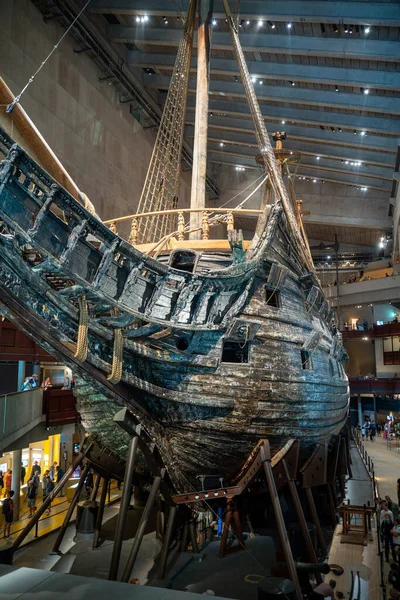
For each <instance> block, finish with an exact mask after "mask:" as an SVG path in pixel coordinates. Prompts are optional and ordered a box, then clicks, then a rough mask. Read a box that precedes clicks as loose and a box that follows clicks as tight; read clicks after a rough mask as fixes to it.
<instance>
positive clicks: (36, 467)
mask: <svg viewBox="0 0 400 600" xmlns="http://www.w3.org/2000/svg"><path fill="white" fill-rule="evenodd" d="M35 471H38V472H39V475H40V473H41V472H42V469H41V467H40V465H39V463H38V461H37V460H35V462H34V463H33V465H32V471H31V476H30V477H29V479H33V477H34V475H35Z"/></svg>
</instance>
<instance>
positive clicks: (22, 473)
mask: <svg viewBox="0 0 400 600" xmlns="http://www.w3.org/2000/svg"><path fill="white" fill-rule="evenodd" d="M25 477H26V469H25V467H24V463H21V485H24V482H25Z"/></svg>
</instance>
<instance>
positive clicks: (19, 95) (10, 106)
mask: <svg viewBox="0 0 400 600" xmlns="http://www.w3.org/2000/svg"><path fill="white" fill-rule="evenodd" d="M89 2H90V0H88V1H87V2H86V4H85V6H84V7H83V8H82V9H81V10H80V12H79V13H78V14H77V15H76V17H75V19H74V20H73V21H72V23H71V25H70V26H69V27H68V29H66V31H64V33H63V35H62V36H61V38H60V40H59V41H58V42H57V44H56V45H55V46H54V47H53V49H52V51H51V52H50V54H49V55H48V56H47V57H46V58H45V59H44V61H43V62H42V63H41V65H40V67H39V68H38V69H36V71H35V73H34V74H33V75H32V77H30V79H29V81H28V83H27V84H26V85H25V87H24V88H22V90H21V91H20V93H19V94H18V96H15V98H14V100H13V101H12V102H11V104H9V105H8V106H7V108H6V113H11V112H12V111H13V110H14V107H15V105H16V104H18V103H19V101H20V100H21V96H22V94H23V93H24V92H25V91H26V90H27V89H28V87H29V86H30V84H31V83H32V82H33V80H34V79H35V77H36V75H37V74H38V73H39V72H40V71H41V70H42V69H43V67H44V65H45V64H46V63H47V61H48V60H49V58H50V57H51V56H52V54H53V53H54V52H55V51H56V50H57V48H58V46H59V45H60V44H61V42H62V41H63V39H64V38H65V36H66V35H67V34H68V32H69V31H70V30H71V29H72V27H73V26H74V25H75V23H76V22H77V20H78V19H79V17H80V16H81V14H82V13H83V11H84V10H85V8H86V7H87V6H88V4H89Z"/></svg>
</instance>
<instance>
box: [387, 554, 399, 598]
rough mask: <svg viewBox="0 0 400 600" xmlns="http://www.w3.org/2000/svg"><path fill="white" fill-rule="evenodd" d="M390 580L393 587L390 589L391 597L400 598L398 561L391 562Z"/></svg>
mask: <svg viewBox="0 0 400 600" xmlns="http://www.w3.org/2000/svg"><path fill="white" fill-rule="evenodd" d="M388 580H389V583H390V585H392V586H393V587H392V589H391V590H390V597H391V598H392V599H393V600H397V599H398V598H400V572H399V567H398V565H397V564H396V563H391V565H390V571H389V576H388Z"/></svg>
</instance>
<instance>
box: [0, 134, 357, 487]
mask: <svg viewBox="0 0 400 600" xmlns="http://www.w3.org/2000/svg"><path fill="white" fill-rule="evenodd" d="M0 143H1V146H2V149H3V152H4V153H6V152H7V155H6V157H5V159H4V160H3V161H2V163H1V171H0V219H1V222H2V227H3V229H2V231H3V233H2V234H1V235H0V260H1V262H0V289H1V303H2V305H3V306H2V312H3V314H5V315H6V316H7V318H9V319H10V320H12V321H13V322H14V323H15V324H16V325H17V326H18V327H19V328H21V329H22V330H23V331H25V332H26V333H28V334H29V335H31V336H32V337H34V338H35V339H36V340H37V342H38V343H39V344H41V345H43V347H44V348H45V349H46V350H48V351H49V352H50V353H51V354H53V355H54V356H55V357H57V358H59V359H60V360H61V361H62V362H64V363H65V364H68V365H69V366H70V367H71V368H72V369H73V370H74V372H75V373H77V374H78V376H79V377H78V379H80V384H79V385H78V386H77V387H76V395H77V397H78V400H79V405H78V409H79V410H80V413H81V416H82V422H83V425H84V427H85V428H86V429H87V430H88V431H89V432H90V433H92V434H93V436H94V437H95V438H96V439H97V440H98V441H99V442H100V444H101V445H102V446H103V447H105V448H107V449H108V450H110V451H112V452H113V453H115V454H116V455H117V456H120V457H123V456H124V454H125V453H126V449H127V444H128V436H127V434H125V433H124V432H123V431H122V430H120V429H119V428H118V426H117V425H116V424H114V422H113V416H114V414H115V413H116V412H117V411H118V410H119V409H120V408H121V406H126V407H128V408H129V410H130V411H132V412H133V413H134V414H135V415H136V416H137V418H138V420H139V421H140V422H141V423H142V424H143V426H144V428H145V429H146V431H147V433H148V434H149V436H150V437H151V438H152V439H153V440H154V441H155V442H156V445H157V448H158V451H159V454H160V457H161V460H162V462H163V464H164V465H165V466H166V468H167V470H168V474H169V477H170V479H171V480H172V482H173V485H174V488H175V490H176V492H178V493H183V492H188V491H191V490H194V489H198V488H199V481H198V478H199V477H201V476H209V477H216V478H219V479H223V481H224V482H225V484H227V483H228V482H232V481H233V480H234V478H235V476H236V475H237V474H238V472H239V471H240V469H241V467H242V466H243V464H244V463H245V462H246V460H247V459H248V457H249V455H251V453H252V451H253V449H254V448H255V447H256V445H257V443H258V441H259V440H260V439H262V438H267V439H268V440H269V441H270V445H271V448H272V451H273V453H276V452H278V451H279V450H280V449H281V448H282V447H283V446H284V445H285V443H286V442H287V441H288V440H289V439H297V440H299V441H300V444H301V450H302V453H303V456H304V457H305V458H306V457H307V455H308V454H310V453H311V451H312V450H313V449H314V448H315V446H316V444H318V443H327V442H328V441H329V440H330V438H331V437H332V436H333V435H335V434H338V433H339V431H340V430H341V429H342V427H343V424H344V422H345V420H346V416H347V410H348V401H349V394H348V382H347V378H346V375H345V372H344V368H343V362H344V360H345V359H346V354H345V352H344V350H343V348H342V345H341V339H340V334H338V333H337V332H336V329H335V328H334V327H332V326H331V322H332V311H331V309H330V308H329V306H328V304H327V302H326V300H325V299H324V297H323V294H322V292H321V289H320V287H319V284H318V282H317V280H316V278H315V275H314V274H313V273H312V272H310V271H307V269H305V267H304V265H303V264H302V261H301V257H300V256H299V253H298V248H297V246H296V243H295V242H294V241H293V238H292V237H291V236H290V230H289V226H288V222H287V218H286V216H285V213H284V211H283V209H282V206H281V204H280V203H279V202H278V203H277V204H275V205H274V206H273V207H272V208H271V209H270V214H269V216H268V225H267V227H266V229H265V231H264V234H263V236H262V238H261V239H260V240H259V247H258V250H257V252H256V253H255V254H254V257H253V258H252V259H250V260H249V259H248V260H243V258H242V257H240V255H239V257H238V255H237V253H235V248H234V249H233V254H232V255H231V256H229V257H228V258H229V259H230V260H231V261H232V264H231V265H230V266H228V267H224V268H216V269H209V265H210V262H211V264H212V261H213V257H212V256H209V257H208V258H207V257H206V258H207V261H208V263H207V268H204V269H202V261H201V260H200V261H199V262H198V264H197V267H196V271H195V273H190V272H186V271H184V270H181V269H176V268H173V267H171V266H168V265H165V264H163V263H162V262H161V261H158V260H154V259H153V258H151V257H149V256H148V255H145V254H143V253H141V252H140V251H139V250H137V249H135V248H134V247H133V246H131V245H130V244H129V243H127V242H126V241H125V240H123V239H122V238H120V237H118V236H117V235H116V234H114V233H113V232H112V231H110V229H109V228H108V227H106V226H105V225H104V224H102V223H101V222H100V221H99V220H98V219H97V218H96V217H95V216H93V215H91V214H90V213H89V212H88V211H86V210H85V209H84V208H83V207H82V206H81V205H80V204H79V203H78V202H77V201H76V200H74V198H72V196H71V195H70V194H69V193H68V192H67V191H66V190H65V189H64V188H62V187H61V186H59V185H58V184H57V183H56V182H55V181H54V180H53V179H52V178H51V177H50V176H49V175H48V174H47V173H46V172H45V171H44V170H43V169H42V168H41V167H39V165H38V164H37V163H35V162H34V161H33V160H32V159H30V157H29V156H28V155H27V154H26V152H25V151H23V150H22V149H21V148H20V147H18V146H17V145H13V144H12V140H11V139H10V138H9V137H8V136H7V135H6V134H5V132H2V133H1V140H0ZM203 260H205V258H204V259H203ZM272 297H273V302H271V299H272ZM110 313H111V314H113V315H114V316H113V317H112V316H111V317H110ZM85 336H86V337H85ZM82 338H83V341H82ZM85 344H86V347H85ZM118 345H119V349H118ZM121 346H122V347H121Z"/></svg>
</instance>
